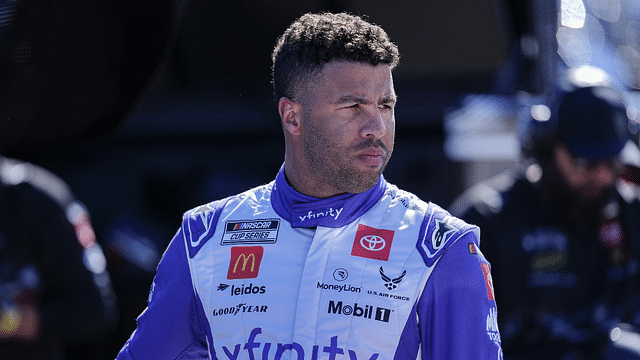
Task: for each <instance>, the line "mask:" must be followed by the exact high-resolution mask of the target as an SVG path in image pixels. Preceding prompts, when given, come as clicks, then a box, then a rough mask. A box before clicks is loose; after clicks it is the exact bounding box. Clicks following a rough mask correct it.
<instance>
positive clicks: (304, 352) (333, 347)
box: [216, 327, 380, 360]
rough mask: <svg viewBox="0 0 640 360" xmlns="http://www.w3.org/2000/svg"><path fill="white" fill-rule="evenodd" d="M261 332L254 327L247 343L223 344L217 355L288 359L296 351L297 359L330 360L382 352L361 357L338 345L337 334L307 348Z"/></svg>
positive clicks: (232, 359)
mask: <svg viewBox="0 0 640 360" xmlns="http://www.w3.org/2000/svg"><path fill="white" fill-rule="evenodd" d="M260 334H262V328H259V327H257V328H254V329H253V330H251V333H250V334H249V338H248V339H247V342H246V343H244V344H242V343H240V344H236V345H235V346H229V347H227V346H225V345H222V346H221V348H216V355H217V356H218V358H219V359H221V360H222V354H224V355H225V356H226V358H227V359H229V360H236V359H246V358H247V357H248V358H249V359H250V360H257V359H263V360H280V359H282V358H283V357H284V358H286V359H288V358H291V359H293V358H294V353H295V359H298V360H305V359H311V360H317V359H320V358H322V359H326V358H327V356H328V358H329V359H330V360H335V359H337V358H339V359H342V358H345V359H346V355H345V353H348V354H349V360H358V359H361V360H366V359H368V360H377V359H378V357H379V356H380V354H378V353H373V354H371V356H369V357H368V358H367V356H368V355H367V356H365V355H360V357H358V354H356V352H355V351H353V350H349V349H344V348H341V347H339V346H338V336H337V335H336V336H332V337H331V340H330V343H329V344H324V345H322V344H319V345H313V346H309V347H307V348H305V347H303V346H302V345H300V344H298V343H297V342H293V343H291V344H282V343H277V344H275V343H270V342H265V340H267V341H268V339H269V337H263V336H260V337H258V335H260ZM261 348H262V349H261ZM245 351H246V353H245ZM241 352H242V353H243V355H242V356H240V353H241ZM322 354H328V355H325V356H322ZM247 355H248V356H247ZM339 355H345V356H344V357H343V356H339Z"/></svg>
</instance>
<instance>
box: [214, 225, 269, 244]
mask: <svg viewBox="0 0 640 360" xmlns="http://www.w3.org/2000/svg"><path fill="white" fill-rule="evenodd" d="M279 228H280V220H279V219H264V220H242V221H227V222H225V224H224V234H223V235H222V241H221V242H220V244H221V245H234V244H275V242H276V240H277V238H278V229H279Z"/></svg>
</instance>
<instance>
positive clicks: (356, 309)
mask: <svg viewBox="0 0 640 360" xmlns="http://www.w3.org/2000/svg"><path fill="white" fill-rule="evenodd" d="M374 311H375V316H374ZM391 311H392V310H391V309H385V308H381V307H376V308H375V309H374V307H373V306H372V305H365V306H364V307H361V306H359V305H358V303H355V304H354V305H353V306H351V305H343V304H342V301H338V302H337V303H336V302H334V301H333V300H329V310H328V313H329V314H343V315H351V316H355V317H361V318H365V319H371V318H372V317H373V318H374V319H375V320H378V321H382V322H387V323H388V322H389V317H390V316H391Z"/></svg>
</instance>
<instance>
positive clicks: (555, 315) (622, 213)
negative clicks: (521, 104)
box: [451, 68, 640, 359]
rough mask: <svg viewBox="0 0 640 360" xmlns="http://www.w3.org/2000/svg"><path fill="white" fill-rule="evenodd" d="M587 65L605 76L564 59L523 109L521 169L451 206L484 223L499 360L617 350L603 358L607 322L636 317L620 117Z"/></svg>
mask: <svg viewBox="0 0 640 360" xmlns="http://www.w3.org/2000/svg"><path fill="white" fill-rule="evenodd" d="M594 72H595V73H598V74H599V75H600V76H598V77H597V78H598V79H605V80H606V79H607V78H606V76H605V75H606V74H603V73H602V72H600V71H599V70H598V69H593V68H576V69H571V70H569V71H568V73H567V75H566V77H563V78H562V79H563V83H562V84H561V87H560V90H559V91H558V92H557V94H555V95H554V96H552V97H551V100H550V101H548V102H547V103H546V104H538V105H533V106H531V108H530V109H528V110H530V111H529V112H528V114H530V115H531V116H530V118H529V121H530V122H529V124H528V125H529V126H528V130H527V132H526V136H525V137H524V139H523V140H524V141H523V153H524V155H525V157H524V159H525V161H524V162H523V166H522V168H521V169H519V170H518V171H516V172H515V173H512V172H507V173H505V174H501V175H499V176H497V177H496V178H494V179H490V180H488V181H486V182H483V183H480V184H478V185H476V186H474V187H472V188H471V189H470V190H468V191H467V192H465V193H464V194H463V195H462V196H461V197H460V198H459V199H457V200H456V201H455V202H454V204H453V205H452V207H451V211H452V213H453V214H456V215H458V216H460V217H461V218H462V219H464V220H465V221H468V222H470V223H473V224H476V225H478V226H480V227H481V229H482V235H483V241H482V246H481V249H482V252H483V253H484V254H485V256H486V257H487V259H488V260H489V261H491V263H492V265H493V269H492V270H493V274H494V283H495V286H496V301H497V303H498V305H499V307H500V322H499V324H500V330H501V334H502V340H503V348H504V354H505V358H506V359H602V358H619V357H605V353H606V351H607V350H606V349H607V346H608V345H607V340H608V338H609V335H610V331H611V330H612V329H614V328H616V326H617V324H618V323H621V322H627V323H632V324H634V325H636V326H638V325H640V288H639V285H638V281H639V280H640V279H639V277H638V260H640V227H639V224H640V204H639V203H638V198H637V195H636V194H637V192H635V191H632V190H633V186H634V185H632V184H629V183H626V182H624V181H622V180H621V179H620V175H621V174H622V172H623V170H624V166H623V163H622V161H621V152H622V149H623V147H624V146H625V144H627V139H628V133H627V131H626V129H627V123H628V121H629V119H628V118H627V115H626V114H627V112H626V108H625V104H624V100H623V98H622V95H621V94H620V93H619V92H617V91H616V90H615V89H614V88H613V87H611V86H610V84H609V82H608V81H597V82H585V81H586V79H583V78H582V77H581V76H582V75H584V74H593V73H594ZM616 186H617V188H616ZM623 195H625V196H624V197H623ZM623 328H624V329H626V328H627V327H623ZM617 329H618V331H619V330H620V329H622V328H621V327H618V328H617ZM611 334H613V332H612V333H611ZM636 346H637V344H636ZM626 356H630V355H625V357H620V358H625V359H629V358H631V357H626ZM633 358H636V357H633Z"/></svg>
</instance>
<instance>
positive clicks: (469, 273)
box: [417, 232, 502, 360]
mask: <svg viewBox="0 0 640 360" xmlns="http://www.w3.org/2000/svg"><path fill="white" fill-rule="evenodd" d="M477 243H478V239H477V238H476V236H475V234H474V233H472V232H468V233H467V234H465V235H463V236H462V237H461V238H459V239H458V240H457V241H456V242H455V243H454V244H452V245H451V246H450V247H449V248H448V249H447V251H446V252H444V253H443V254H442V256H441V258H440V260H439V262H438V263H437V264H436V266H435V268H434V270H433V273H432V274H431V276H430V277H429V279H428V280H427V284H426V286H425V289H424V291H423V293H422V296H421V298H420V301H419V302H418V306H417V313H418V317H419V332H420V335H419V336H420V341H421V343H422V358H423V359H474V360H477V359H502V350H501V345H500V333H499V331H498V325H497V323H498V319H497V309H496V302H495V298H494V295H493V283H492V280H491V273H490V269H491V267H490V265H489V263H488V262H487V260H486V259H485V258H484V256H483V255H482V253H480V251H479V250H478V246H477Z"/></svg>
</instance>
